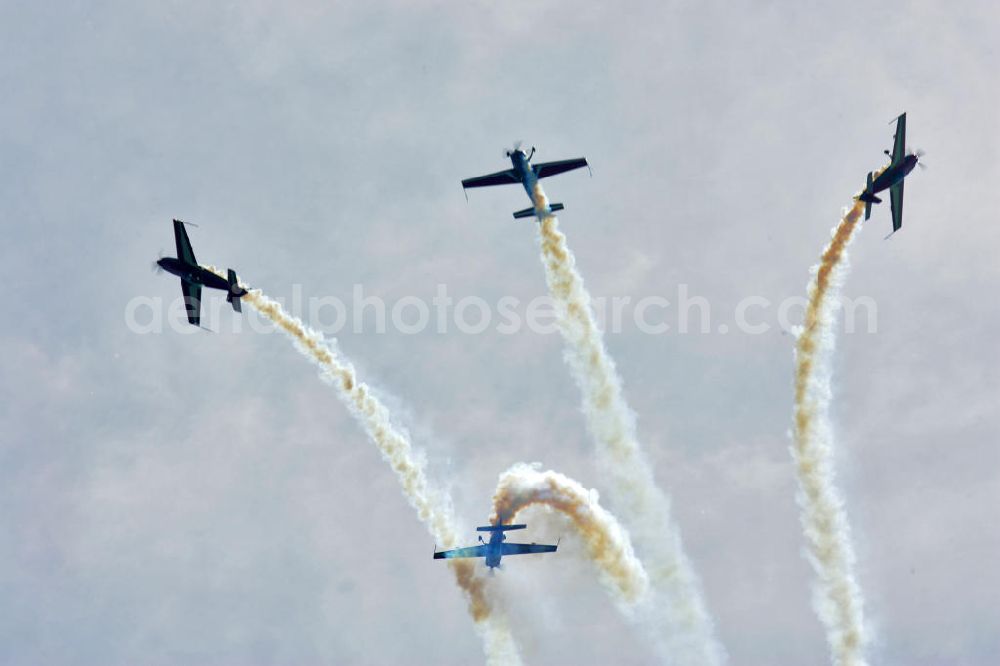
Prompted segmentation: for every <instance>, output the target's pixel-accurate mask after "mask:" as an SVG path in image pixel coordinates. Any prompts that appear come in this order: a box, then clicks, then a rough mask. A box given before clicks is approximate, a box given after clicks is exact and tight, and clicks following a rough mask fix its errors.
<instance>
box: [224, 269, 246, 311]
mask: <svg viewBox="0 0 1000 666" xmlns="http://www.w3.org/2000/svg"><path fill="white" fill-rule="evenodd" d="M227 280H228V282H229V293H227V294H226V301H228V302H229V304H230V305H232V306H233V310H236V311H237V312H243V307H242V306H241V305H240V296H243V294H245V293H247V292H246V291H245V290H244V289H243V287H241V286H240V284H239V282H238V281H237V280H236V271H234V270H233V269H232V268H230V269H229V273H228V275H227Z"/></svg>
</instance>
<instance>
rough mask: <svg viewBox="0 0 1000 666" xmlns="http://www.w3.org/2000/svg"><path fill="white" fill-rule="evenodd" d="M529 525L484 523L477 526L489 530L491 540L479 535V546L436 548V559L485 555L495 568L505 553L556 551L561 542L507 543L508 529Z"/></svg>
mask: <svg viewBox="0 0 1000 666" xmlns="http://www.w3.org/2000/svg"><path fill="white" fill-rule="evenodd" d="M525 527H527V525H484V526H482V527H477V528H476V531H477V532H489V533H490V540H489V541H488V542H487V541H483V536H482V535H479V543H480V545H478V546H469V547H468V548H454V549H452V550H445V551H438V550H437V548H435V549H434V559H435V560H451V559H455V558H459V557H485V558H486V566H488V567H489V568H490V572H491V573H492V571H493V569H495V568H496V567H499V566H500V558H502V557H503V556H504V555H524V554H526V553H554V552H555V551H556V548H558V547H559V543H558V542H556V545H554V546H551V545H546V544H539V543H507V535H506V534H504V532H506V531H507V530H523V529H524V528H525Z"/></svg>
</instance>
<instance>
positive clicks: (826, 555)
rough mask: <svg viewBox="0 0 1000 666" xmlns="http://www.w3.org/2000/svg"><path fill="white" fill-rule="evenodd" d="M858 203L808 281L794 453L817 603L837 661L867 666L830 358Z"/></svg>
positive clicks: (798, 350)
mask: <svg viewBox="0 0 1000 666" xmlns="http://www.w3.org/2000/svg"><path fill="white" fill-rule="evenodd" d="M864 209H865V205H864V203H863V202H860V201H859V202H856V203H855V204H854V206H853V207H852V208H851V209H850V210H849V211H848V212H847V214H846V215H845V216H844V218H843V219H842V220H841V221H840V224H839V225H837V227H836V228H835V229H834V230H833V238H832V240H831V241H830V244H829V245H827V246H826V248H825V249H824V250H823V254H822V256H821V258H820V263H819V265H818V266H816V267H814V268H813V272H814V276H813V279H812V280H811V281H810V283H809V303H808V305H807V306H806V316H805V322H804V323H803V328H802V331H801V333H799V336H798V339H797V340H796V344H795V422H794V429H793V436H794V445H793V447H792V456H793V458H794V459H795V471H796V475H797V477H798V482H799V493H798V502H799V505H800V506H801V509H802V513H801V521H802V529H803V531H804V533H805V537H806V544H807V548H808V555H809V561H810V563H811V564H812V567H813V570H814V571H815V572H816V578H817V580H816V583H815V588H814V594H813V606H814V608H815V610H816V614H817V615H818V616H819V618H820V620H821V621H822V623H823V625H824V627H825V628H826V636H827V642H828V643H829V644H830V650H831V653H832V654H831V657H832V661H833V663H834V664H835V665H836V666H862V665H863V664H864V663H865V660H864V643H865V633H864V622H863V615H862V605H863V604H862V597H861V589H860V588H859V586H858V583H857V580H856V579H855V577H854V551H853V549H852V548H851V534H850V528H849V526H848V523H847V513H846V511H845V510H844V502H843V500H842V499H841V497H840V493H839V492H838V491H837V488H836V485H835V483H834V471H833V464H832V461H831V456H832V453H833V437H832V428H831V425H830V417H829V403H830V394H831V392H830V355H831V353H832V351H833V346H834V332H833V328H834V324H835V323H836V311H837V309H838V307H839V305H840V303H839V295H840V294H839V292H840V286H841V284H842V283H843V280H844V278H845V277H846V275H847V268H848V265H847V246H848V245H849V244H850V242H851V239H852V238H853V236H854V232H855V230H856V229H857V228H858V227H859V226H860V225H859V223H858V220H859V219H860V217H861V213H862V212H864Z"/></svg>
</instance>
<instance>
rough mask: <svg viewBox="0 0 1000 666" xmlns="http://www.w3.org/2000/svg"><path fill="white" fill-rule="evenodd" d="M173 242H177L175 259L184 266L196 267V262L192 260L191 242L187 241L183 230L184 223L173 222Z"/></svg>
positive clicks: (185, 232)
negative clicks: (191, 265)
mask: <svg viewBox="0 0 1000 666" xmlns="http://www.w3.org/2000/svg"><path fill="white" fill-rule="evenodd" d="M174 240H175V241H176V242H177V258H178V259H180V260H181V261H183V262H184V263H186V264H194V265H195V266H197V265H198V262H197V261H196V260H195V258H194V250H192V249H191V241H190V240H188V235H187V231H186V230H185V229H184V223H183V222H181V221H180V220H174Z"/></svg>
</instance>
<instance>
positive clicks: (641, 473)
mask: <svg viewBox="0 0 1000 666" xmlns="http://www.w3.org/2000/svg"><path fill="white" fill-rule="evenodd" d="M534 200H535V209H536V210H537V211H549V205H548V199H547V198H546V196H545V193H544V192H543V191H542V188H541V187H540V186H536V187H535V192H534ZM539 230H540V239H541V249H542V263H543V265H544V267H545V279H546V282H547V284H548V288H549V292H550V293H551V294H552V296H553V298H554V299H555V301H556V304H557V311H558V324H559V330H560V332H561V333H562V336H563V339H564V340H565V342H566V349H565V359H566V363H567V365H568V366H569V368H570V371H571V372H572V375H573V377H574V379H575V380H576V383H577V385H578V386H579V388H580V391H581V392H582V394H583V411H584V414H585V416H586V419H587V427H588V429H589V431H590V433H591V435H592V437H593V438H594V440H595V441H596V443H597V455H598V466H599V468H600V469H601V470H602V471H604V472H606V473H607V474H608V475H609V477H610V478H609V481H610V484H611V490H612V495H611V497H612V501H613V502H614V503H615V506H616V507H618V508H619V515H620V516H621V519H622V521H623V522H624V523H625V525H626V527H628V529H629V532H630V534H631V536H632V540H633V543H634V544H635V546H636V549H637V550H638V551H639V552H640V554H641V558H642V560H643V562H644V564H645V565H646V571H647V572H648V573H649V577H650V582H651V584H652V591H653V593H654V595H655V598H654V600H653V603H652V604H651V605H650V606H649V608H650V613H651V617H650V618H649V622H651V623H652V624H653V625H654V626H655V627H656V629H655V631H656V635H657V638H658V641H657V642H658V645H659V647H660V649H661V652H663V656H664V658H665V659H666V660H668V661H670V662H671V663H676V664H683V665H688V664H691V665H694V664H697V665H698V666H705V665H708V666H712V665H715V664H720V663H722V661H723V659H724V652H723V650H722V647H721V646H720V645H719V643H718V642H717V641H716V640H715V638H714V636H713V626H712V621H711V618H710V617H709V615H708V611H707V610H706V607H705V602H704V600H703V598H702V593H701V589H700V583H699V581H698V579H697V577H696V575H695V573H694V571H693V569H692V567H691V564H690V562H689V561H688V559H687V556H686V555H685V554H684V549H683V546H682V544H681V538H680V533H679V531H678V529H677V527H676V525H675V524H674V522H673V519H672V518H671V512H670V500H669V498H668V497H667V495H666V493H664V492H663V491H662V490H661V489H660V488H659V487H658V486H657V485H656V482H655V481H654V479H653V473H652V470H651V468H650V466H649V464H648V462H647V461H646V459H645V456H644V455H643V453H642V450H641V449H640V447H639V443H638V440H637V438H636V434H635V432H636V430H635V416H634V414H633V413H632V411H631V410H630V409H629V407H628V405H627V404H626V403H625V398H624V396H623V395H622V388H621V380H620V379H619V377H618V373H617V372H616V371H615V366H614V363H613V361H612V360H611V358H610V357H609V355H608V353H607V351H606V350H605V348H604V340H603V337H602V335H601V331H600V329H599V328H598V327H597V323H596V321H595V319H594V315H593V312H592V309H591V306H590V294H589V293H588V292H587V290H586V289H585V288H584V285H583V278H582V277H581V276H580V274H579V273H578V272H577V270H576V267H575V264H576V261H575V259H574V257H573V254H572V253H571V252H570V250H569V248H568V247H567V245H566V237H565V236H564V235H563V234H562V232H560V231H559V225H558V222H557V220H556V217H555V216H554V215H552V214H551V213H550V212H545V213H542V214H541V215H540V217H539Z"/></svg>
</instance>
